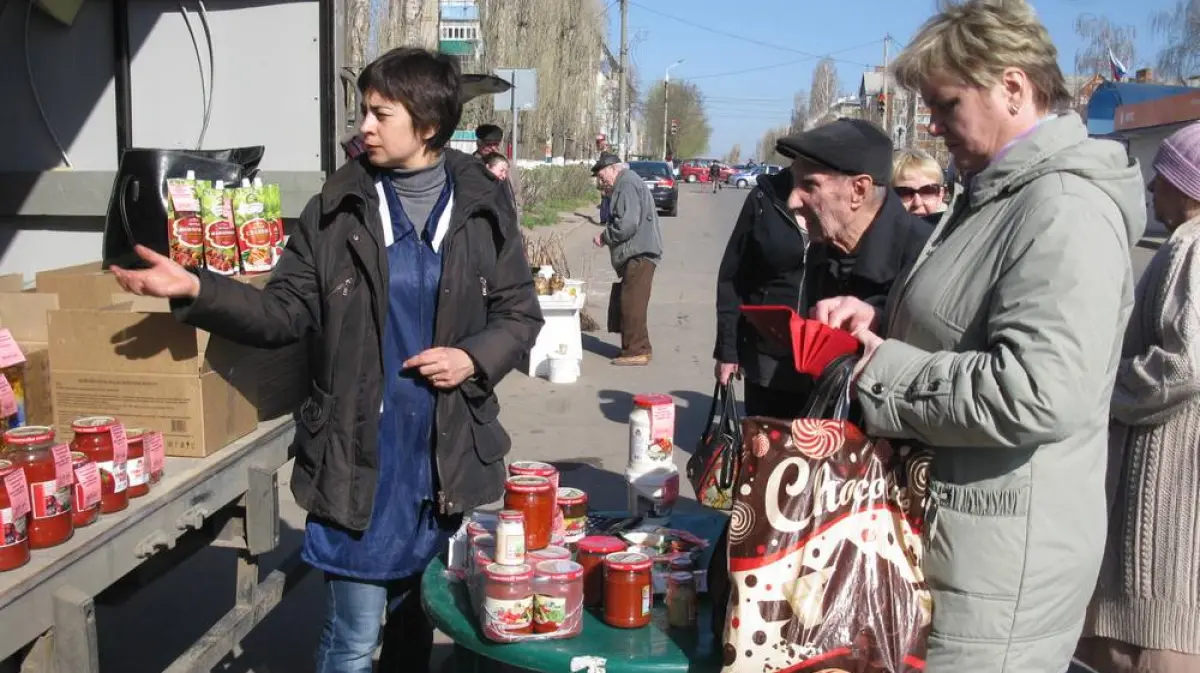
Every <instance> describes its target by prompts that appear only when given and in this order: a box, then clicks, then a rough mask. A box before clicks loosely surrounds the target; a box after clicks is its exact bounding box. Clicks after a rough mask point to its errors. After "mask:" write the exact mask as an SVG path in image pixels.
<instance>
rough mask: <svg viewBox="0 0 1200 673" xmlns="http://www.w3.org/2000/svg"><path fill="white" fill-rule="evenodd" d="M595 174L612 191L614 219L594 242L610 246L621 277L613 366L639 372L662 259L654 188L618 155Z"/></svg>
mask: <svg viewBox="0 0 1200 673" xmlns="http://www.w3.org/2000/svg"><path fill="white" fill-rule="evenodd" d="M592 174H593V175H595V176H596V178H597V179H598V180H599V181H600V184H601V185H602V186H604V187H606V188H609V189H611V190H612V197H611V202H610V207H611V214H610V216H609V218H608V221H607V222H606V223H605V227H604V231H603V232H601V233H600V234H597V235H596V238H595V240H594V241H593V242H594V243H595V244H596V247H598V248H600V247H604V246H608V249H609V251H610V253H609V254H610V255H611V257H612V265H613V269H614V270H615V271H616V272H617V275H618V276H620V278H621V294H620V304H621V354H620V356H618V357H617V358H616V359H614V360H613V361H612V363H613V364H614V365H618V366H626V367H641V366H645V365H647V364H649V363H650V357H651V354H652V350H653V349H651V347H650V332H649V328H648V326H647V324H646V312H647V310H648V308H649V306H650V286H651V284H652V283H653V282H654V269H655V267H656V266H657V265H658V262H659V260H660V259H662V231H661V230H660V229H659V226H658V210H657V209H656V208H655V206H654V197H653V196H652V195H651V194H650V189H649V188H648V187H646V183H644V182H642V178H641V177H639V176H638V174H637V173H634V172H633V171H631V170H629V167H628V166H627V165H625V164H623V163H621V159H620V158H619V157H617V155H615V154H609V153H608V152H605V153H603V154H601V155H600V159H599V160H597V161H596V165H595V166H592Z"/></svg>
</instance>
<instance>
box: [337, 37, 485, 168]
mask: <svg viewBox="0 0 1200 673" xmlns="http://www.w3.org/2000/svg"><path fill="white" fill-rule="evenodd" d="M461 88H462V74H461V73H460V71H459V66H458V61H457V60H456V59H455V58H454V57H452V56H447V55H446V54H438V53H435V52H432V51H429V50H427V49H418V48H416V47H398V48H396V49H393V50H391V51H389V52H387V53H386V54H384V55H383V56H380V57H379V58H377V59H375V60H374V61H371V63H370V64H368V65H367V67H365V68H363V70H362V72H361V73H359V75H358V90H359V92H360V93H362V95H363V96H366V95H367V93H368V92H370V91H374V92H375V93H377V94H379V95H380V96H383V97H384V98H386V99H388V100H390V101H395V102H397V103H400V104H401V105H403V106H404V109H405V110H407V111H408V115H409V116H410V117H412V123H413V128H414V129H415V130H417V131H419V132H420V131H428V130H430V129H434V128H436V129H437V133H436V134H434V136H433V137H432V138H430V139H429V140H427V141H426V142H425V146H426V147H428V148H429V149H431V150H440V149H442V148H443V147H445V146H446V143H448V142H450V138H451V137H452V136H453V135H454V131H455V129H456V128H457V127H458V121H459V119H460V118H461V117H462V101H461V100H460V99H459V95H460V94H459V91H460V89H461Z"/></svg>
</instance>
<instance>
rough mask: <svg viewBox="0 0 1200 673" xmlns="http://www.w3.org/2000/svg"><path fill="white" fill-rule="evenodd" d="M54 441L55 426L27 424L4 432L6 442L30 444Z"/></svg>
mask: <svg viewBox="0 0 1200 673" xmlns="http://www.w3.org/2000/svg"><path fill="white" fill-rule="evenodd" d="M53 441H54V428H51V427H49V426H45V425H25V426H22V427H19V428H13V429H12V430H6V431H5V432H4V443H5V444H16V445H18V446H28V445H30V444H45V443H46V442H53Z"/></svg>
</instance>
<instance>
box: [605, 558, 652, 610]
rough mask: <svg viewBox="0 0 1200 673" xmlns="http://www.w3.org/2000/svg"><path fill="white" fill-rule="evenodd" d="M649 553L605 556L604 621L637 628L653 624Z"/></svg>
mask: <svg viewBox="0 0 1200 673" xmlns="http://www.w3.org/2000/svg"><path fill="white" fill-rule="evenodd" d="M652 565H654V562H653V561H651V560H650V557H649V556H646V555H645V554H639V553H637V552H617V553H615V554H609V555H608V556H607V557H605V559H604V623H605V624H608V625H609V626H612V627H615V628H618V629H638V628H641V627H643V626H645V625H647V624H649V623H650V603H651V600H652V598H653V592H652V591H651V589H650V567H651V566H652Z"/></svg>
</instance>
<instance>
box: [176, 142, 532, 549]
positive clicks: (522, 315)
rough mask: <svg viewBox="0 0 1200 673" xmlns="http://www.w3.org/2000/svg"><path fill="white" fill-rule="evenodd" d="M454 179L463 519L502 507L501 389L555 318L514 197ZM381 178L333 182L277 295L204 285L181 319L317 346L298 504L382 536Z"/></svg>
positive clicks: (297, 238) (448, 502)
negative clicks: (469, 363) (538, 282)
mask: <svg viewBox="0 0 1200 673" xmlns="http://www.w3.org/2000/svg"><path fill="white" fill-rule="evenodd" d="M446 167H447V170H449V171H450V173H451V175H452V177H453V180H454V204H453V207H452V210H451V218H450V223H449V227H448V229H447V233H446V234H445V238H444V240H443V241H442V244H441V248H440V250H441V254H442V260H443V269H442V277H441V287H440V288H439V296H438V306H437V314H436V317H435V327H434V337H433V344H434V346H447V347H455V348H461V349H462V350H464V351H466V352H467V353H468V354H469V355H470V356H471V358H472V359H473V360H474V362H475V365H476V372H477V373H476V375H475V376H474V377H472V378H471V379H469V380H467V381H466V382H464V383H463V384H462V385H461V386H459V387H458V388H457V389H454V390H450V391H439V392H438V394H437V403H436V411H435V420H434V430H433V432H434V436H433V437H432V438H431V441H432V442H433V448H434V454H435V459H436V467H437V469H436V475H437V478H438V483H437V484H436V487H437V489H438V502H439V507H440V509H441V511H442V513H443V514H454V513H459V512H463V511H466V510H469V509H471V508H472V507H476V506H479V505H483V504H486V503H489V502H492V501H494V500H496V499H497V498H499V497H500V496H501V495H503V490H504V482H503V480H504V474H505V467H504V460H503V458H504V456H505V455H506V454H507V453H508V451H509V448H510V446H511V442H510V439H509V437H508V434H507V433H506V432H505V431H504V429H503V428H502V427H500V423H499V421H498V415H499V413H500V405H499V402H498V401H497V399H496V395H495V393H494V388H495V386H496V384H498V383H499V382H500V380H501V379H502V378H504V376H505V375H506V374H507V373H508V372H509V371H510V370H512V369H513V368H514V367H515V366H516V365H517V363H518V362H519V361H520V359H521V358H522V357H523V356H524V355H526V354H527V352H528V351H529V349H530V348H531V347H532V346H533V343H534V340H535V339H536V337H537V334H538V331H539V330H540V329H541V325H542V316H541V310H540V308H539V305H538V302H537V296H536V294H535V293H534V289H533V279H532V277H531V275H530V272H529V264H528V263H527V262H526V259H525V253H524V247H523V244H522V240H521V234H520V231H519V229H518V227H517V223H516V221H515V214H514V213H513V210H512V207H511V206H510V205H509V204H508V202H507V198H506V196H505V195H504V194H503V193H502V191H501V189H502V188H501V186H500V185H498V184H497V183H496V181H494V180H493V179H491V177H490V176H489V175H488V174H487V169H486V168H484V166H483V164H482V163H480V162H479V161H476V160H475V159H473V158H471V157H470V156H469V155H466V154H462V153H459V152H456V151H453V150H446ZM375 172H376V171H375V169H373V168H372V167H371V166H370V165H369V164H367V163H366V162H365V158H360V159H359V160H355V161H351V162H349V163H347V164H346V165H345V166H342V168H340V169H338V171H337V172H336V173H334V174H333V175H332V176H331V177H330V178H329V180H328V181H327V182H326V183H325V186H324V188H323V189H322V190H321V193H320V194H318V195H317V196H314V197H313V198H312V200H310V201H309V203H308V205H307V207H306V208H305V209H304V212H303V213H302V214H301V216H300V221H299V226H298V227H297V228H296V230H295V231H294V232H293V233H292V236H291V239H290V241H289V242H288V247H287V251H286V253H285V254H284V256H283V259H282V260H281V261H280V263H279V266H278V268H277V269H276V270H275V272H274V274H273V275H272V278H271V280H270V282H269V283H268V284H267V286H266V289H264V290H261V291H260V290H258V289H255V288H253V287H251V286H249V285H245V284H242V283H238V282H236V281H233V280H230V279H228V278H222V277H220V276H217V275H214V274H211V273H207V272H200V279H201V283H200V295H199V297H197V298H196V299H195V300H193V301H190V302H176V306H175V309H176V313H177V315H178V316H179V317H180V318H181V319H182V320H184V321H185V322H188V323H189V324H192V325H195V326H197V327H200V328H202V329H205V330H208V331H210V332H213V333H214V334H218V335H221V336H223V337H225V338H228V339H231V340H235V341H238V342H241V343H244V344H247V345H251V346H256V347H260V348H274V347H279V346H283V345H286V344H290V343H294V342H296V341H298V340H300V339H301V338H303V337H305V336H306V335H308V334H312V335H313V337H314V338H313V339H312V340H311V343H312V346H311V347H310V349H309V350H310V355H309V357H310V363H311V371H312V376H313V380H312V382H311V387H312V389H311V391H310V395H309V398H308V399H307V400H306V401H305V402H304V404H303V406H302V407H301V409H300V423H299V424H298V426H297V429H296V442H297V447H296V465H295V471H294V474H293V477H292V492H293V493H294V494H295V496H296V501H297V502H298V503H299V504H300V506H302V507H304V508H305V509H306V510H308V511H309V512H310V513H311V514H313V515H315V516H318V517H321V518H323V519H326V520H328V521H331V522H333V523H335V524H338V525H341V526H344V527H346V528H348V529H351V530H365V529H366V527H367V525H368V524H369V523H370V518H371V507H372V504H373V501H374V497H375V487H376V482H377V480H378V474H379V472H378V465H379V461H378V456H377V450H378V447H377V443H378V436H377V435H378V425H379V424H378V417H379V413H380V408H381V401H382V394H383V393H382V391H383V371H384V368H383V359H382V355H381V353H382V338H381V330H382V328H383V325H384V323H385V318H386V312H387V300H388V298H387V292H388V284H387V278H388V272H387V251H386V249H385V248H384V246H383V226H384V224H383V222H382V221H381V219H380V215H379V198H378V196H377V194H376V190H375V184H374V177H375Z"/></svg>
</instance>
